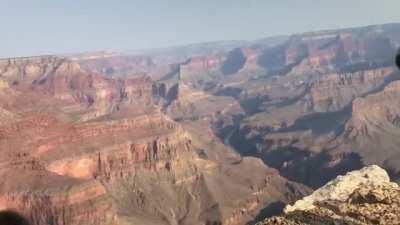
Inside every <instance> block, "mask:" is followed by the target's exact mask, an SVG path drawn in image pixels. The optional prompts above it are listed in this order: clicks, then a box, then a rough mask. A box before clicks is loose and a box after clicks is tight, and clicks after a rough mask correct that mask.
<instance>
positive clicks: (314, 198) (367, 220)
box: [258, 165, 400, 225]
mask: <svg viewBox="0 0 400 225" xmlns="http://www.w3.org/2000/svg"><path fill="white" fill-rule="evenodd" d="M399 207H400V188H399V186H398V185H397V184H396V183H392V182H390V179H389V176H388V174H387V173H386V171H385V170H383V169H382V168H380V167H378V166H375V165H374V166H369V167H365V168H363V169H361V170H359V171H353V172H349V173H348V174H346V175H344V176H339V177H337V178H336V179H334V180H332V181H331V182H329V183H328V184H326V185H325V186H323V187H321V188H319V189H318V190H316V191H315V192H314V193H313V194H311V195H309V196H307V197H305V198H303V199H302V200H299V201H297V202H296V203H295V204H294V205H288V206H287V207H286V208H285V214H284V215H282V216H279V217H273V218H270V219H267V220H266V221H264V222H260V223H258V224H259V225H267V224H271V225H272V224H275V225H279V224H282V225H283V224H287V225H300V224H301V225H306V224H349V225H353V224H354V225H355V224H398V223H400V216H399V212H400V208H399Z"/></svg>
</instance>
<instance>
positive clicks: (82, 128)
mask: <svg viewBox="0 0 400 225" xmlns="http://www.w3.org/2000/svg"><path fill="white" fill-rule="evenodd" d="M0 80H1V90H0V99H1V101H0V109H1V111H0V112H1V113H0V119H1V122H0V153H1V156H0V175H1V177H2V179H1V181H0V210H13V211H16V212H19V213H21V214H22V215H24V216H25V217H27V218H28V219H29V220H30V221H31V223H32V224H34V225H42V224H55V225H58V224H63V225H75V224H93V225H103V224H104V225H106V224H107V225H109V224H131V223H138V224H160V225H161V224H166V225H167V224H238V223H239V224H243V223H245V222H247V221H249V220H251V219H252V218H253V216H254V215H255V214H257V213H258V211H259V210H260V209H262V208H263V207H264V205H268V204H270V203H272V202H274V201H282V202H289V201H293V200H294V199H297V198H299V197H300V196H302V195H304V194H305V193H308V190H309V189H308V188H307V187H304V186H302V185H300V184H296V183H293V182H290V181H288V180H286V179H285V178H283V177H281V176H280V175H279V173H278V172H277V171H276V170H274V169H271V168H268V167H267V166H265V165H264V164H263V163H262V161H261V160H259V159H255V158H242V157H241V156H239V155H238V154H236V153H235V152H234V151H232V150H231V149H230V148H228V147H226V146H224V145H223V144H222V143H221V142H220V141H218V140H217V139H216V138H213V137H212V136H206V137H203V136H199V135H197V133H196V131H198V130H197V129H193V131H192V130H190V129H188V128H187V127H186V126H184V125H183V124H180V123H177V122H176V121H174V120H172V119H170V118H169V117H168V116H167V115H166V114H165V113H163V109H162V105H159V104H158V103H159V102H161V103H162V102H163V101H164V100H165V101H168V97H171V96H172V95H173V94H170V92H171V90H167V88H164V89H165V90H164V91H162V88H161V84H157V83H155V82H154V81H153V80H152V79H151V78H149V77H146V76H140V77H133V78H126V79H122V78H109V77H105V76H103V75H101V74H98V73H96V72H92V71H88V70H86V69H83V68H82V67H81V66H80V65H79V64H77V63H76V62H74V61H70V60H68V59H66V58H60V57H54V56H43V57H34V58H16V59H5V60H2V61H0ZM162 93H163V94H162ZM184 93H185V86H181V87H180V88H179V93H177V96H172V97H173V98H171V99H170V100H172V101H175V100H179V101H181V102H182V104H184V103H185V102H188V101H189V99H185V98H187V97H189V96H185V94H184ZM187 93H190V91H188V92H187ZM178 94H179V96H178ZM170 95H171V96H170ZM191 96H193V97H195V96H198V97H199V99H202V97H201V95H198V94H196V93H193V95H191ZM192 100H195V101H197V98H195V99H192ZM161 103H160V104H161ZM185 104H186V103H185ZM202 135H208V134H202ZM210 135H212V134H210ZM249 173H252V176H251V177H248V174H249Z"/></svg>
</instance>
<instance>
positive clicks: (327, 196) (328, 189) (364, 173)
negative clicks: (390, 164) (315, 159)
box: [284, 165, 398, 213]
mask: <svg viewBox="0 0 400 225" xmlns="http://www.w3.org/2000/svg"><path fill="white" fill-rule="evenodd" d="M364 185H390V186H395V187H396V188H397V186H398V185H397V184H396V183H391V182H390V178H389V175H388V174H387V172H386V171H385V170H384V169H382V168H380V167H379V166H376V165H372V166H367V167H364V168H362V169H361V170H356V171H352V172H349V173H347V174H346V175H344V176H338V177H337V178H336V179H334V180H332V181H330V182H329V183H327V184H326V185H325V186H323V187H321V188H319V189H317V190H316V191H315V192H314V193H312V194H311V195H309V196H307V197H305V198H303V199H302V200H299V201H297V202H295V204H294V205H288V206H286V208H285V210H284V211H285V213H289V212H293V211H296V210H300V211H308V210H312V209H314V208H315V205H314V203H316V202H321V201H324V200H339V201H345V200H347V199H348V197H349V196H350V195H351V194H352V193H353V192H354V191H355V190H356V189H357V188H359V187H361V186H364Z"/></svg>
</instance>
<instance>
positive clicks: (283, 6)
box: [0, 0, 400, 57]
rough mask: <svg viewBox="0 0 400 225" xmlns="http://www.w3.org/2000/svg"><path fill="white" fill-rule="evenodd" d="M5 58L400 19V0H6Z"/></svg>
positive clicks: (0, 51) (1, 50)
mask: <svg viewBox="0 0 400 225" xmlns="http://www.w3.org/2000/svg"><path fill="white" fill-rule="evenodd" d="M0 20H1V21H2V22H1V31H0V35H1V39H0V40H1V41H0V57H7V56H27V55H38V54H46V53H70V52H83V51H94V50H133V49H144V48H155V47H162V46H173V45H180V44H187V43H196V42H203V41H212V40H238V39H250V40H251V39H257V38H262V37H267V36H273V35H280V34H291V33H296V32H303V31H311V30H318V29H328V28H343V27H351V26H360V25H369V24H380V23H391V22H400V0H196V1H195V0H142V1H139V0H0Z"/></svg>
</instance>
